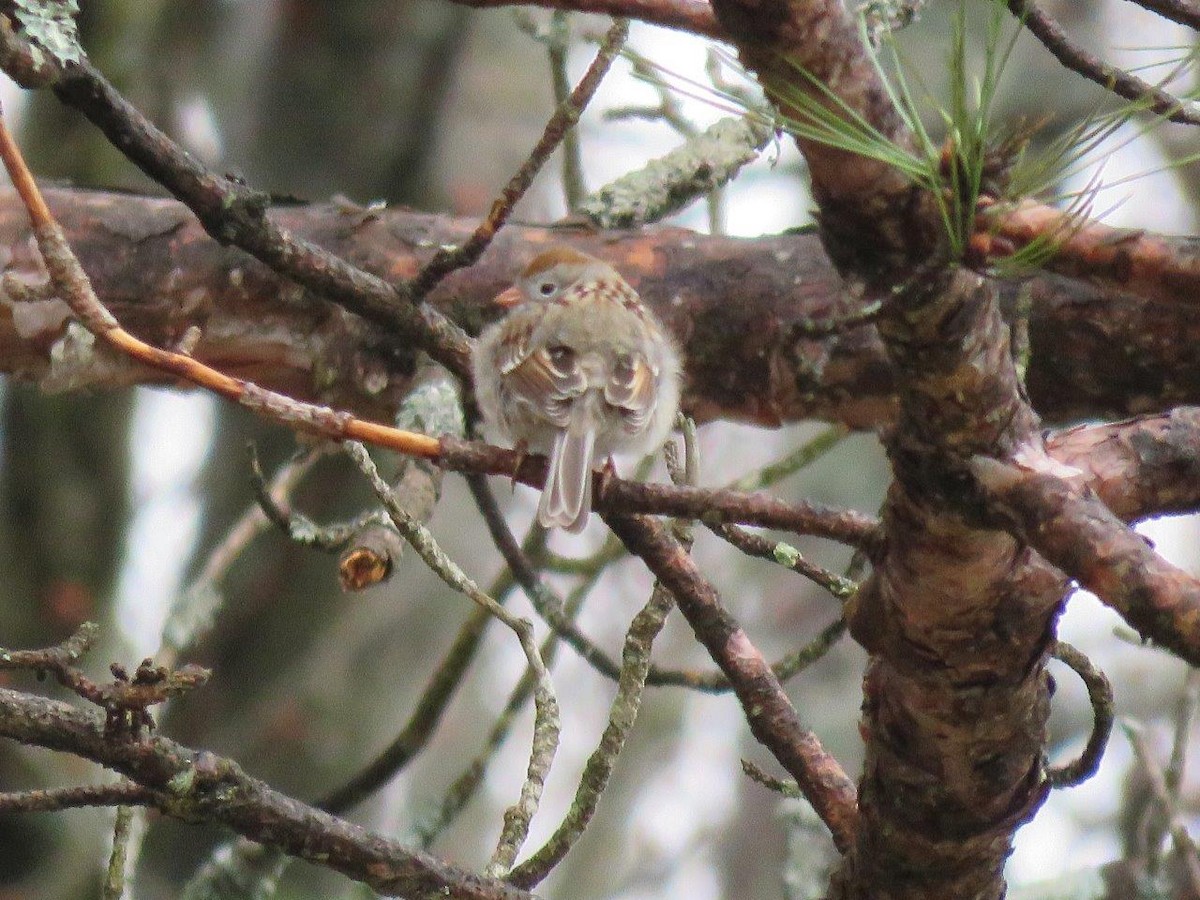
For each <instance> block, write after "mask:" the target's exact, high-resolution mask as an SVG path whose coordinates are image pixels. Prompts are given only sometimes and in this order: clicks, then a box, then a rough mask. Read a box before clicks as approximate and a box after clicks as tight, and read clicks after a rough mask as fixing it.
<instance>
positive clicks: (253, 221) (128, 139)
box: [0, 19, 470, 375]
mask: <svg viewBox="0 0 1200 900" xmlns="http://www.w3.org/2000/svg"><path fill="white" fill-rule="evenodd" d="M7 22H8V20H7V19H4V20H3V26H2V27H0V57H2V59H3V64H4V66H5V71H7V72H8V73H9V74H10V75H12V76H14V77H16V78H18V79H20V78H22V77H23V76H22V73H23V72H26V71H29V70H31V69H40V70H41V71H42V72H43V75H42V77H37V78H34V79H33V80H32V81H27V85H28V86H30V87H45V86H47V85H51V86H53V87H54V90H55V93H56V94H57V95H58V97H59V99H60V100H62V101H63V102H64V103H66V104H67V105H69V106H72V107H74V108H75V109H78V110H79V111H80V112H82V113H83V114H84V115H85V116H86V117H87V118H88V119H89V120H90V121H91V122H92V123H93V124H94V125H96V126H97V127H98V128H99V129H100V130H101V131H102V132H104V134H105V136H106V137H107V138H108V139H109V141H110V142H111V143H112V144H113V145H114V146H115V147H117V148H118V149H119V150H120V151H121V153H123V154H124V155H125V156H126V157H127V158H128V159H129V160H130V161H131V162H133V163H134V165H136V166H137V167H138V168H140V169H141V170H142V171H143V172H145V173H146V174H147V175H148V176H149V177H150V178H151V179H153V180H154V181H156V182H157V183H158V184H160V185H162V186H163V187H164V188H166V189H167V190H168V191H170V192H171V194H172V195H174V196H175V197H176V198H177V199H179V200H181V201H182V202H183V203H184V204H186V205H187V206H188V208H189V209H191V210H192V212H193V213H194V214H195V215H196V217H197V219H199V221H200V223H201V224H202V225H203V226H204V228H205V230H206V231H208V233H209V234H211V235H212V236H213V237H214V238H215V239H216V240H218V241H220V242H221V243H222V244H233V245H235V246H237V247H239V248H241V249H242V250H245V251H246V252H247V253H249V254H250V255H251V256H253V257H255V258H256V259H258V260H260V261H261V262H263V263H265V264H266V265H268V266H270V267H271V268H272V269H274V270H275V271H277V272H279V273H281V274H285V275H286V276H287V277H288V278H290V279H292V280H294V281H296V282H297V283H298V284H301V285H304V286H305V287H307V288H310V289H311V290H313V291H316V292H317V293H319V294H321V295H323V296H324V297H326V298H328V299H329V300H332V301H333V302H335V303H338V304H340V305H342V306H344V307H345V308H346V309H348V310H350V311H351V312H353V313H356V314H357V315H360V316H363V317H364V318H366V319H367V320H369V321H372V322H375V323H377V324H379V325H381V326H383V327H385V328H387V329H389V330H390V331H393V332H395V333H398V334H400V335H406V336H409V337H412V338H414V339H415V340H416V341H417V342H418V343H419V344H420V346H421V347H423V348H424V349H426V350H427V351H428V352H429V353H430V355H432V356H433V357H434V358H435V359H437V360H438V361H439V362H441V363H442V364H443V365H445V366H446V367H447V368H449V369H450V370H451V371H453V372H455V373H457V374H459V375H465V374H467V373H468V372H469V370H470V341H469V339H468V338H467V336H466V334H465V332H463V330H462V329H461V328H459V327H458V326H457V325H455V324H454V323H453V322H451V321H450V320H449V319H447V318H446V317H445V316H443V315H442V314H441V313H439V312H438V311H437V310H435V309H432V308H430V307H429V306H427V305H414V304H413V303H411V302H410V301H409V298H408V296H407V295H406V293H405V291H404V289H403V287H400V288H397V287H396V286H394V285H391V284H389V283H388V282H387V281H385V280H383V279H382V278H379V277H377V276H375V275H372V274H370V273H369V272H366V271H365V270H363V269H360V268H358V267H356V266H353V265H351V264H350V263H348V262H347V261H346V260H344V259H342V258H341V257H338V256H336V255H335V254H332V253H330V252H329V251H327V250H324V249H322V248H321V247H319V246H317V245H316V244H313V243H310V242H308V241H304V240H300V239H297V238H294V237H293V236H291V235H290V234H289V233H288V232H287V231H286V230H285V229H283V228H281V227H280V226H279V225H277V224H275V223H274V222H273V221H272V220H271V219H270V218H269V217H268V215H267V205H268V203H269V197H268V196H267V195H266V194H264V193H260V192H258V191H254V190H252V189H250V188H248V187H246V185H245V184H243V183H242V182H240V181H239V180H237V179H236V178H233V177H230V176H225V175H219V174H217V173H215V172H212V171H210V170H208V169H206V168H205V167H204V166H202V165H201V164H200V163H199V162H198V161H197V160H196V158H195V157H194V156H192V155H191V154H189V153H188V152H187V151H185V150H184V149H183V148H181V147H180V146H179V145H178V144H176V143H175V142H174V141H172V140H171V139H170V138H169V137H167V136H166V135H165V134H164V133H163V132H162V131H161V130H159V129H158V128H157V127H155V125H154V124H153V123H152V122H150V121H149V120H148V119H147V118H146V117H145V116H144V115H142V113H141V112H140V111H139V110H138V109H136V108H135V107H134V106H133V105H132V104H131V103H129V101H128V100H126V99H125V98H124V97H123V96H122V95H121V94H120V93H119V92H118V91H117V90H116V88H114V87H113V86H112V85H111V84H110V83H109V82H108V81H107V79H105V77H104V76H103V75H102V74H101V73H100V72H99V71H97V70H96V69H95V68H94V67H93V66H92V65H91V63H90V62H88V61H87V60H82V61H81V62H79V63H77V64H73V65H70V66H67V67H61V68H59V69H57V70H54V71H50V70H51V69H53V66H49V67H47V66H39V64H38V63H39V60H41V59H43V58H44V57H45V54H42V53H39V51H38V50H37V49H36V48H33V47H31V46H30V45H29V44H28V43H27V42H26V41H24V40H23V39H21V38H20V37H18V36H17V35H15V34H14V33H13V32H12V30H11V28H9V27H8V24H7Z"/></svg>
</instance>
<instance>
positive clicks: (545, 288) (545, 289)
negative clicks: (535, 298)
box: [538, 281, 558, 297]
mask: <svg viewBox="0 0 1200 900" xmlns="http://www.w3.org/2000/svg"><path fill="white" fill-rule="evenodd" d="M557 290H558V285H557V284H555V283H554V282H553V281H543V282H542V283H541V284H539V285H538V293H539V294H541V295H542V296H543V297H549V296H550V295H551V294H553V293H554V292H555V291H557Z"/></svg>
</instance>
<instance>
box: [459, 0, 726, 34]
mask: <svg viewBox="0 0 1200 900" xmlns="http://www.w3.org/2000/svg"><path fill="white" fill-rule="evenodd" d="M451 2H453V3H457V4H459V5H460V6H473V7H475V8H477V9H492V8H495V7H502V6H543V7H547V8H549V9H569V10H571V11H572V12H581V13H596V14H599V15H606V16H624V17H626V18H630V19H637V20H638V21H641V22H649V23H650V24H652V25H659V26H662V27H663V28H678V29H679V30H680V31H687V32H691V33H692V34H698V35H701V36H703V37H709V38H716V39H717V40H729V35H728V34H726V33H725V29H724V28H722V27H721V25H720V23H718V22H717V18H716V16H715V15H714V14H713V9H712V6H711V4H709V3H707V2H706V0H569V2H568V0H451Z"/></svg>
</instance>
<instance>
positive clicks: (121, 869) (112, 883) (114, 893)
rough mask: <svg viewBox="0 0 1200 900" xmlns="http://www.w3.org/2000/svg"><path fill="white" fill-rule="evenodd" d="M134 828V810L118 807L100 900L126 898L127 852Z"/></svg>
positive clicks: (127, 807) (128, 807)
mask: <svg viewBox="0 0 1200 900" xmlns="http://www.w3.org/2000/svg"><path fill="white" fill-rule="evenodd" d="M132 827H133V808H132V807H130V806H118V807H117V815H116V819H115V820H114V822H113V839H112V852H111V853H110V854H109V857H108V869H107V870H106V872H105V874H104V886H103V888H102V889H101V891H100V900H121V898H122V897H124V896H125V879H126V852H127V850H128V847H129V837H130V834H131V829H132Z"/></svg>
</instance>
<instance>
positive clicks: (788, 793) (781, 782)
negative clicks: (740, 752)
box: [741, 759, 804, 800]
mask: <svg viewBox="0 0 1200 900" xmlns="http://www.w3.org/2000/svg"><path fill="white" fill-rule="evenodd" d="M741 763H742V774H743V775H745V776H746V777H747V778H749V779H750V780H751V781H756V782H758V783H759V784H761V785H762V786H763V787H765V788H766V789H767V790H770V791H774V792H775V793H777V794H782V795H783V796H784V797H791V798H792V799H795V800H802V799H803V798H804V795H803V794H802V793H800V786H799V785H798V784H796V782H795V780H794V779H791V778H776V777H775V776H774V775H772V774H770V773H769V772H764V771H763V770H762V769H760V768H759V767H758V766H756V765H755V764H754V763H752V762H751V761H750V760H748V759H743V760H741Z"/></svg>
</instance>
